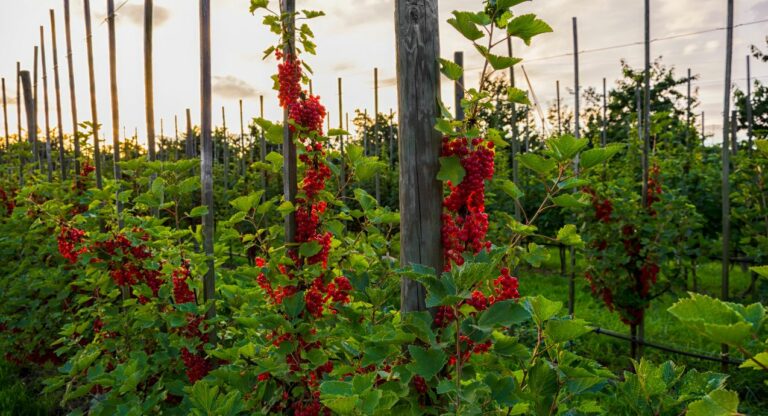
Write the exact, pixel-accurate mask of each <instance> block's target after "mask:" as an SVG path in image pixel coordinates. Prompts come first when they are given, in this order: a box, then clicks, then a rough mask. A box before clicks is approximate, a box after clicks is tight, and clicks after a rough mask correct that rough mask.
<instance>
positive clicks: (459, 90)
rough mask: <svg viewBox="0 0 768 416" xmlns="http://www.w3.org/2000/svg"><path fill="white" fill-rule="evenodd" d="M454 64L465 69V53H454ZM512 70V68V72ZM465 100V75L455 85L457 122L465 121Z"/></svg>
mask: <svg viewBox="0 0 768 416" xmlns="http://www.w3.org/2000/svg"><path fill="white" fill-rule="evenodd" d="M453 63H455V64H456V65H458V66H459V67H461V68H464V52H460V51H457V52H454V53H453ZM511 70H512V69H511V68H510V71H511ZM462 99H464V73H463V72H462V74H461V77H459V79H457V80H456V82H454V83H453V105H454V107H455V110H454V113H455V114H456V120H464V108H463V107H462V106H461V100H462Z"/></svg>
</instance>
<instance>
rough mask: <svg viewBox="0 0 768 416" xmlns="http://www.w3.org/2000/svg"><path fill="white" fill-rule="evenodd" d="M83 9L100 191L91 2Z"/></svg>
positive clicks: (85, 3)
mask: <svg viewBox="0 0 768 416" xmlns="http://www.w3.org/2000/svg"><path fill="white" fill-rule="evenodd" d="M83 7H84V9H85V11H84V13H85V44H86V48H87V52H88V79H89V86H90V92H91V122H92V123H93V163H94V165H95V166H96V187H97V188H99V189H102V187H103V184H102V181H101V151H100V149H99V115H98V110H97V107H96V76H95V74H94V71H93V35H92V32H91V2H90V0H83Z"/></svg>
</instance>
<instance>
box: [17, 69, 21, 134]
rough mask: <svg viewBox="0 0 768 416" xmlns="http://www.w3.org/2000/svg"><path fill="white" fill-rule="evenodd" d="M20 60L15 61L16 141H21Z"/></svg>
mask: <svg viewBox="0 0 768 416" xmlns="http://www.w3.org/2000/svg"><path fill="white" fill-rule="evenodd" d="M21 90H22V86H21V62H19V61H16V128H17V134H18V136H16V142H17V143H21V105H22V104H21Z"/></svg>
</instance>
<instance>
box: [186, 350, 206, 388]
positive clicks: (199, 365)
mask: <svg viewBox="0 0 768 416" xmlns="http://www.w3.org/2000/svg"><path fill="white" fill-rule="evenodd" d="M181 359H182V361H184V366H185V367H186V370H185V372H186V373H187V378H188V379H189V382H190V383H192V384H195V383H196V382H197V381H198V380H200V379H202V378H203V377H205V376H206V375H208V373H209V372H210V371H211V365H210V364H209V363H208V361H207V360H206V359H205V357H204V356H203V355H202V354H199V353H192V352H190V351H189V350H188V349H187V348H182V349H181Z"/></svg>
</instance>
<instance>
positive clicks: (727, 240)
mask: <svg viewBox="0 0 768 416" xmlns="http://www.w3.org/2000/svg"><path fill="white" fill-rule="evenodd" d="M726 27H727V28H728V30H727V34H726V47H725V86H724V94H723V148H722V152H723V173H722V218H723V224H722V225H723V230H722V234H723V235H722V239H723V253H722V276H721V282H720V283H721V287H720V289H721V291H720V298H721V299H722V300H724V301H727V300H728V298H729V297H730V296H729V292H730V291H729V287H728V286H729V281H728V280H729V276H728V269H729V267H730V253H731V200H730V182H729V178H728V176H729V175H730V166H729V164H730V154H729V147H728V134H729V127H730V126H729V125H728V124H729V122H728V116H729V115H730V113H731V61H732V60H733V0H728V20H727V25H726ZM720 351H721V355H722V358H723V363H722V368H723V371H724V372H725V371H727V370H728V345H727V344H722V345H721V347H720Z"/></svg>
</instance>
